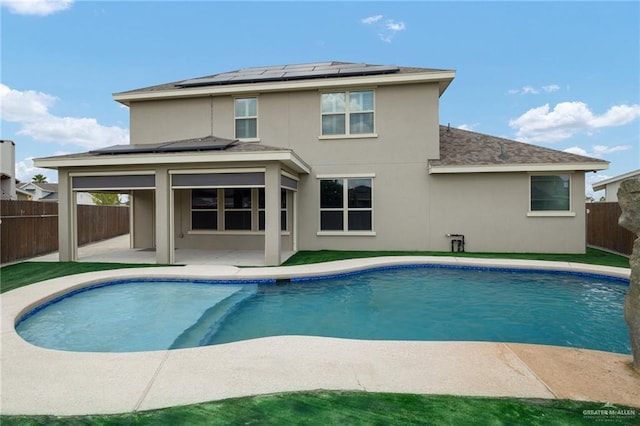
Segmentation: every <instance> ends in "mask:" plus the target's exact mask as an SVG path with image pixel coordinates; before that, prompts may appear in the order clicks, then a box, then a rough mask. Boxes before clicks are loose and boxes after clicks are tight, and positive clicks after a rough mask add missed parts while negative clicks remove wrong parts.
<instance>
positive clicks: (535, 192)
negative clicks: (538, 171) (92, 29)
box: [530, 174, 571, 212]
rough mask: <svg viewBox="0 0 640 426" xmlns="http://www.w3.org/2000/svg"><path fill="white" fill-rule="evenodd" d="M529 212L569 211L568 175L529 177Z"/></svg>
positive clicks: (569, 191) (569, 184) (569, 182)
mask: <svg viewBox="0 0 640 426" xmlns="http://www.w3.org/2000/svg"><path fill="white" fill-rule="evenodd" d="M530 208H531V211H532V212H544V211H569V210H570V209H571V176H570V175H564V174H561V175H537V176H531V206H530Z"/></svg>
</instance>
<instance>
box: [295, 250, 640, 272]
mask: <svg viewBox="0 0 640 426" xmlns="http://www.w3.org/2000/svg"><path fill="white" fill-rule="evenodd" d="M379 256H453V257H477V258H482V259H530V260H552V261H557V262H572V263H587V264H591V265H604V266H616V267H620V268H628V267H629V258H627V257H625V256H620V255H618V254H613V253H609V252H606V251H602V250H598V249H594V248H590V247H589V248H587V252H586V253H585V254H548V253H469V252H464V253H458V252H455V253H451V252H442V251H340V250H320V251H300V252H298V253H296V254H294V255H293V256H292V257H291V258H289V259H288V260H287V261H286V262H285V263H284V264H283V266H292V265H305V264H309V263H320V262H331V261H333V260H345V259H357V258H363V257H379Z"/></svg>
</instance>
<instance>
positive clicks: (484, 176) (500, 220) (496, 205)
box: [429, 172, 585, 253]
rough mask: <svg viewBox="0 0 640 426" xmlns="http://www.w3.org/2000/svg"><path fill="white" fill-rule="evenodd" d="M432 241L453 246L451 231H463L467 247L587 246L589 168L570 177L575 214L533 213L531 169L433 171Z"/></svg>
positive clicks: (574, 249)
mask: <svg viewBox="0 0 640 426" xmlns="http://www.w3.org/2000/svg"><path fill="white" fill-rule="evenodd" d="M430 194H431V199H430V203H429V204H430V205H429V210H430V222H429V227H430V228H431V229H432V231H433V232H432V235H431V240H430V246H431V247H432V249H433V250H450V248H451V246H450V239H449V238H446V237H445V234H447V233H452V234H453V233H455V234H464V235H465V239H466V244H467V246H466V249H467V251H476V252H531V253H545V252H559V253H583V252H584V250H585V234H584V229H585V207H584V173H582V172H579V173H573V174H572V178H571V195H572V205H571V209H572V212H573V213H575V216H569V217H564V216H555V217H545V216H529V215H527V213H528V212H529V174H527V173H475V174H456V175H431V185H430Z"/></svg>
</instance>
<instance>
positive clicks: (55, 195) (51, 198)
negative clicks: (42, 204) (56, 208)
mask: <svg viewBox="0 0 640 426" xmlns="http://www.w3.org/2000/svg"><path fill="white" fill-rule="evenodd" d="M38 201H56V202H57V201H58V193H57V192H51V193H49V194H47V195H45V196H44V197H42V198H40V200H38Z"/></svg>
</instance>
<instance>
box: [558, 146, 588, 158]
mask: <svg viewBox="0 0 640 426" xmlns="http://www.w3.org/2000/svg"><path fill="white" fill-rule="evenodd" d="M563 151H564V152H568V153H570V154H576V155H582V156H585V157H588V156H589V153H588V152H587V151H585V150H584V149H582V148H580V147H579V146H572V147H571V148H567V149H563Z"/></svg>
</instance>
